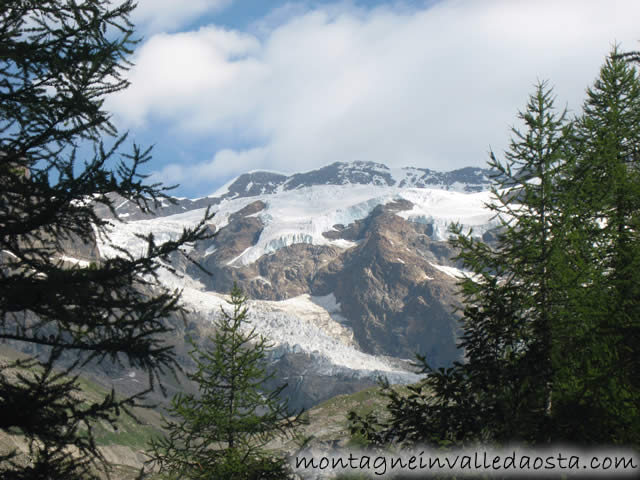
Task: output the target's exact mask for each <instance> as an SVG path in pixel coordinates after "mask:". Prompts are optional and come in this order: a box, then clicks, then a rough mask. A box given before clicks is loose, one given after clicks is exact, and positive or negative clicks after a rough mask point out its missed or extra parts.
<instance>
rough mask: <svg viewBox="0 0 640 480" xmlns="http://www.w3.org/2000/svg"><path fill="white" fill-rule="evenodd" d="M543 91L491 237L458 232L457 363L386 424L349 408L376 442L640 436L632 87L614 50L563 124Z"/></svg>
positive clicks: (637, 128)
mask: <svg viewBox="0 0 640 480" xmlns="http://www.w3.org/2000/svg"><path fill="white" fill-rule="evenodd" d="M564 117H565V115H564V114H561V115H557V114H555V113H554V111H553V105H552V97H551V93H550V92H549V91H548V90H546V89H545V87H544V85H540V86H538V88H537V91H536V94H535V95H533V96H532V97H531V101H530V102H529V105H528V107H527V110H526V111H525V113H524V114H522V115H521V118H522V120H524V122H525V124H526V126H527V130H526V131H525V132H524V133H520V132H519V131H517V130H514V134H515V136H514V140H513V141H512V143H511V147H510V150H509V151H508V152H507V154H506V162H504V163H503V162H499V161H497V160H496V158H495V156H494V155H492V156H491V162H490V165H491V166H492V167H493V168H494V169H495V170H496V171H497V175H496V177H495V180H494V181H495V182H496V183H495V187H494V189H493V193H494V195H495V198H496V201H495V202H493V203H492V204H491V205H490V208H491V209H492V210H493V211H494V212H496V213H497V214H498V215H499V218H500V219H501V231H500V233H499V235H498V238H497V242H496V245H493V246H489V245H486V244H484V243H482V242H480V241H477V240H475V239H473V238H472V237H471V235H470V234H466V235H465V234H463V232H462V231H461V229H460V227H454V229H453V233H454V234H456V237H455V238H454V240H453V243H454V245H455V246H457V247H458V248H459V249H460V254H459V256H458V257H457V258H458V260H460V261H461V262H462V263H463V264H464V266H465V267H466V268H467V269H468V270H469V271H470V275H469V277H468V278H465V279H464V280H463V281H462V282H461V287H462V294H463V296H464V310H463V336H462V340H461V342H460V346H461V348H464V350H465V362H464V363H456V364H454V366H453V367H451V368H448V369H439V370H437V371H434V370H432V369H430V368H429V367H428V365H426V363H425V364H424V365H425V368H424V371H425V373H427V376H426V378H425V379H424V381H423V382H421V383H420V384H418V385H415V386H412V387H410V391H411V393H410V394H409V395H408V396H404V395H400V394H398V393H397V392H394V391H392V390H390V389H388V388H387V389H386V395H387V397H388V398H389V400H390V403H389V412H390V414H391V415H390V416H391V419H390V420H388V421H380V420H379V419H378V418H376V417H375V416H368V417H366V418H360V417H358V416H357V415H355V414H351V419H352V420H353V427H352V431H353V432H359V433H360V434H361V435H362V434H364V435H365V437H367V438H368V439H369V440H370V441H371V442H372V443H388V442H397V441H408V442H410V443H414V442H425V441H426V442H429V443H432V444H458V445H459V444H462V443H465V442H477V441H484V442H487V441H488V442H498V443H501V442H503V441H507V440H513V439H519V440H524V441H526V442H531V443H534V444H541V443H548V442H549V441H554V440H555V441H565V442H566V441H570V442H572V443H583V444H596V445H602V444H626V445H629V444H631V445H636V446H637V445H638V444H639V443H640V437H639V432H640V415H639V407H640V391H639V384H638V377H637V371H638V368H639V366H640V364H639V363H638V359H639V358H640V355H638V353H639V352H638V348H639V346H640V338H639V332H640V323H639V322H640V230H639V229H640V155H639V154H640V82H639V79H638V75H637V72H636V71H635V69H634V68H632V67H631V66H630V65H629V64H627V63H625V61H624V58H623V57H621V56H620V55H619V54H617V52H616V51H614V52H612V54H611V55H610V56H609V57H608V58H607V60H606V62H605V64H604V66H603V67H602V69H601V71H600V76H599V78H598V79H597V80H596V82H595V83H594V86H593V87H592V88H590V89H589V90H588V91H587V100H586V102H585V105H584V111H583V114H582V115H581V116H580V117H578V118H577V119H575V121H572V122H570V123H569V122H566V121H565V120H564Z"/></svg>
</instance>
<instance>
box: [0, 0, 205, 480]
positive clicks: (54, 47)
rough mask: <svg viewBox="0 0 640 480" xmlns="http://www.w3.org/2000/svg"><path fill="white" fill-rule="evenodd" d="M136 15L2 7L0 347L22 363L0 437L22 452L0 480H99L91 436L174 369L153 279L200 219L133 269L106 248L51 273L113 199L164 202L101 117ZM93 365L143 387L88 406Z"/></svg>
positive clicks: (1, 457)
mask: <svg viewBox="0 0 640 480" xmlns="http://www.w3.org/2000/svg"><path fill="white" fill-rule="evenodd" d="M114 5H115V6H114ZM134 7H135V4H134V3H133V2H132V1H131V0H125V1H122V2H115V3H114V2H110V1H106V0H86V1H83V2H76V1H73V0H41V1H37V2H35V1H25V0H13V1H3V2H0V45H1V50H2V55H0V203H1V204H2V208H0V341H1V342H2V343H8V344H10V345H12V346H14V347H16V348H19V349H22V350H23V351H28V352H32V353H33V354H34V355H33V356H31V357H24V358H17V359H15V360H14V361H12V362H9V363H7V364H3V365H2V367H0V431H2V432H4V434H6V435H8V436H21V437H22V438H24V440H25V442H26V444H27V449H28V451H29V455H28V457H26V456H24V455H20V454H19V451H18V449H17V448H16V449H10V451H2V452H0V477H2V478H11V479H16V480H17V479H33V478H42V479H45V478H47V479H48V478H56V479H57V478H60V479H65V480H73V479H80V478H82V479H87V478H97V476H98V473H97V471H96V469H100V468H102V469H103V470H106V469H108V464H107V462H106V460H105V457H104V455H103V454H102V453H101V451H100V450H99V449H98V444H97V440H96V432H97V431H98V430H100V428H107V429H112V428H113V427H114V426H115V425H116V424H117V419H118V417H120V416H121V414H126V413H127V412H128V411H132V409H134V408H136V406H138V405H140V404H141V402H142V401H143V398H144V397H145V395H146V393H147V392H148V391H149V390H150V389H151V388H152V387H153V386H154V383H156V382H157V380H158V379H159V376H160V375H161V374H163V373H167V372H171V371H172V370H174V369H175V368H176V366H177V362H176V358H175V355H174V353H173V350H172V348H171V346H170V345H169V343H168V342H167V334H169V333H171V332H172V330H173V327H172V323H171V322H170V321H169V320H168V319H169V318H172V317H176V316H180V315H181V314H182V313H184V312H183V310H182V308H181V307H180V304H179V292H175V291H171V290H168V289H167V288H166V287H164V286H162V285H161V284H160V283H159V282H158V281H157V276H156V272H157V270H158V268H160V266H161V264H162V263H163V262H166V261H167V260H168V258H169V256H170V255H172V254H179V253H178V252H179V251H180V247H181V246H183V245H185V244H188V243H192V242H195V241H197V240H199V239H202V238H205V237H206V235H207V234H206V233H205V229H204V224H205V222H206V221H207V220H208V218H210V217H209V216H208V214H207V215H205V218H204V219H203V221H202V223H200V224H199V225H198V226H196V227H195V228H193V229H188V230H185V231H184V232H183V234H182V235H181V236H180V238H178V239H176V240H175V241H171V242H167V243H156V242H155V240H154V238H153V236H152V235H149V236H148V237H146V241H147V247H148V248H147V251H146V252H145V254H144V255H143V256H141V257H140V258H134V257H132V256H131V255H130V253H129V252H126V251H125V250H123V249H122V248H121V246H119V245H112V247H113V248H115V249H116V250H118V251H120V252H121V256H120V258H114V259H100V260H97V259H95V258H93V259H89V260H94V262H93V263H92V264H90V266H89V268H82V267H80V266H77V265H76V266H70V265H69V264H68V263H66V262H63V261H61V260H60V257H61V256H62V255H64V254H65V253H68V251H69V247H70V246H75V247H77V248H80V249H82V248H83V247H84V248H86V249H87V250H90V247H91V246H92V245H93V246H94V245H95V242H96V235H100V236H101V237H102V239H103V240H104V241H108V238H109V229H108V223H109V222H108V221H107V220H106V219H104V218H102V217H100V216H99V215H98V214H97V212H96V207H98V206H99V207H101V208H106V209H107V210H109V211H111V212H112V213H114V212H115V204H114V202H115V198H117V197H116V195H119V196H120V197H121V198H124V199H126V200H129V201H130V202H132V203H133V204H136V205H138V206H139V207H140V208H141V209H142V210H143V211H149V210H151V209H153V208H154V207H155V206H156V205H158V204H159V202H160V201H161V200H165V199H166V200H167V201H171V200H170V199H169V198H168V196H167V194H166V188H164V187H162V186H160V185H146V184H145V183H144V176H143V175H141V174H140V173H139V169H140V166H141V165H143V164H144V163H145V162H146V161H148V160H149V158H150V153H149V150H141V149H140V148H139V147H138V146H137V145H133V148H132V150H131V152H130V153H124V152H122V151H121V147H122V146H123V144H124V142H125V140H126V135H124V136H117V132H116V130H115V128H114V126H113V125H112V124H111V123H110V121H109V114H108V113H107V112H106V111H105V110H104V109H103V106H104V104H105V98H106V96H107V95H109V94H111V93H114V92H117V91H119V90H122V89H124V88H126V87H127V85H128V82H127V81H126V79H124V77H123V74H124V72H125V71H126V70H127V68H128V67H129V63H128V62H127V60H126V59H127V56H128V55H130V53H131V49H132V47H133V45H134V44H135V41H134V40H132V35H133V27H132V25H131V23H130V22H129V15H130V13H131V11H132V10H133V8H134ZM100 364H105V365H106V364H111V365H116V366H119V367H127V368H129V367H131V368H135V369H138V370H142V371H144V372H146V373H147V375H148V380H149V381H148V385H147V387H146V388H145V387H144V386H142V387H141V391H139V392H137V393H134V394H132V395H129V396H127V397H121V396H118V395H116V392H115V391H113V390H112V391H111V392H106V393H104V392H103V393H100V394H97V395H96V396H94V398H92V399H91V400H90V401H88V400H87V399H86V398H83V395H82V385H81V383H80V380H79V378H78V376H77V374H78V372H79V371H82V370H83V368H84V367H86V366H87V365H91V366H94V367H95V366H97V365H100ZM94 393H96V392H94ZM138 440H140V438H135V436H131V437H130V438H129V440H128V441H129V442H131V443H132V444H133V443H135V442H137V441H138ZM25 459H28V460H25Z"/></svg>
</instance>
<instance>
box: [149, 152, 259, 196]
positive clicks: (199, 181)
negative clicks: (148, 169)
mask: <svg viewBox="0 0 640 480" xmlns="http://www.w3.org/2000/svg"><path fill="white" fill-rule="evenodd" d="M265 154H266V152H265V150H264V149H263V148H252V149H249V150H243V151H235V150H229V149H225V150H220V151H218V152H217V153H216V154H215V155H214V157H213V158H212V159H211V160H210V161H206V162H200V163H196V164H191V165H183V164H178V163H172V164H169V165H166V166H165V167H163V168H162V169H161V170H159V171H157V172H154V173H153V175H152V176H151V178H150V182H151V183H154V182H161V183H162V184H164V185H176V184H180V185H184V184H188V185H191V186H203V187H206V186H207V185H212V184H214V183H215V182H217V181H219V180H220V178H224V177H230V176H233V175H237V174H239V173H244V172H247V171H249V170H251V169H253V168H254V166H255V165H263V164H264V159H265Z"/></svg>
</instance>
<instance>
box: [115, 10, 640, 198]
mask: <svg viewBox="0 0 640 480" xmlns="http://www.w3.org/2000/svg"><path fill="white" fill-rule="evenodd" d="M138 2H139V4H138V9H137V11H136V13H135V16H134V21H135V23H136V25H137V30H138V33H139V34H140V35H142V36H143V38H144V40H143V42H141V43H140V44H139V46H138V48H137V50H136V51H135V53H134V55H133V62H134V63H135V67H134V68H133V69H132V70H131V71H130V72H129V77H130V80H131V82H132V85H131V87H130V88H129V89H128V90H126V91H124V92H121V93H119V94H117V95H114V96H112V97H111V98H109V100H108V108H109V109H110V111H112V112H113V113H114V119H115V121H116V123H117V125H118V126H119V127H120V129H121V130H129V131H130V135H132V136H133V138H134V139H135V141H136V142H138V143H141V144H143V145H150V144H153V145H154V159H153V161H152V163H150V164H149V167H148V171H149V173H152V178H153V179H154V180H160V181H163V182H165V183H169V184H174V183H180V184H181V186H180V188H179V189H177V190H176V191H175V192H174V193H175V194H176V195H181V196H188V197H196V196H202V195H206V194H209V193H211V192H213V191H215V190H216V189H217V188H218V187H219V186H220V185H221V184H223V183H225V182H226V181H228V180H229V179H230V178H231V177H233V176H236V175H238V174H241V173H244V172H246V171H248V170H256V169H266V170H272V171H279V172H284V173H291V172H296V171H304V170H310V169H313V168H317V167H320V166H323V165H326V164H329V163H332V162H335V161H352V160H371V161H376V162H381V163H385V164H386V165H389V166H415V167H428V168H432V169H435V170H442V171H446V170H451V169H454V168H460V167H464V166H469V165H473V166H483V165H484V164H485V163H486V160H487V152H488V150H489V148H492V149H494V150H495V151H496V152H501V151H503V150H504V148H505V146H506V145H507V143H508V140H509V129H510V127H511V126H512V125H514V124H516V114H517V111H518V110H520V109H522V108H523V107H524V105H525V104H526V101H527V97H528V95H529V94H530V93H531V92H532V89H533V86H534V84H535V83H536V82H537V81H541V80H548V81H549V82H550V84H551V85H553V86H554V91H555V93H556V95H557V100H556V101H557V105H558V107H559V108H564V107H565V106H566V107H568V108H569V110H570V111H571V112H574V113H577V112H578V111H579V108H580V105H581V103H582V101H583V98H584V92H585V89H586V88H587V87H588V86H589V84H591V83H592V81H593V80H594V78H595V77H596V76H597V74H598V69H599V67H600V65H601V64H602V62H603V60H604V57H605V55H606V54H607V53H608V52H609V51H610V50H611V48H612V45H614V44H615V43H618V44H620V45H621V48H622V50H632V49H640V44H639V43H638V40H640V27H639V26H638V21H637V20H638V18H640V2H639V1H637V0H387V1H383V0H348V1H342V0H326V1H325V0H314V1H311V0H310V1H305V0H301V1H281V0H188V1H185V0H138Z"/></svg>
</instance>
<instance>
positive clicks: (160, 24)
mask: <svg viewBox="0 0 640 480" xmlns="http://www.w3.org/2000/svg"><path fill="white" fill-rule="evenodd" d="M232 1H233V0H187V1H185V0H138V1H137V3H138V6H137V8H136V9H135V10H134V11H133V15H132V20H133V22H134V23H135V24H136V26H138V27H139V28H140V29H141V30H142V31H143V32H144V33H153V32H167V31H175V30H177V29H179V28H180V27H182V26H183V25H185V24H187V23H189V22H191V21H193V20H194V19H196V18H198V17H199V16H200V15H204V14H206V13H210V12H218V11H220V10H222V9H223V8H225V7H227V6H228V5H229V4H231V2H232Z"/></svg>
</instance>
